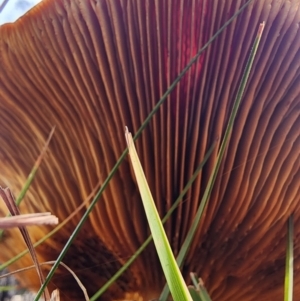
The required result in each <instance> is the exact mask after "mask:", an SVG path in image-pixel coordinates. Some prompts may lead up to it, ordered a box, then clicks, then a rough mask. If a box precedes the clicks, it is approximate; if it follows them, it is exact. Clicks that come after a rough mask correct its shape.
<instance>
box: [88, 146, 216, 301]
mask: <svg viewBox="0 0 300 301" xmlns="http://www.w3.org/2000/svg"><path fill="white" fill-rule="evenodd" d="M214 148H215V143H214V144H213V145H212V146H211V147H210V149H209V150H208V152H207V154H206V155H205V157H204V159H203V161H202V162H201V163H200V164H199V166H198V167H197V168H196V170H195V171H194V173H193V175H192V177H191V178H190V179H189V181H188V182H187V184H186V185H185V187H184V188H183V190H182V191H181V193H180V194H179V196H178V197H177V199H176V200H175V202H174V204H173V205H172V206H171V208H170V210H169V211H168V212H167V214H166V215H165V216H164V218H163V219H162V223H163V224H164V223H165V222H166V221H167V220H168V218H169V217H170V216H171V214H172V213H173V211H174V210H175V209H176V208H177V207H178V205H179V203H180V201H181V200H182V198H183V197H184V196H185V194H186V193H187V192H188V190H189V189H190V187H191V186H192V184H193V182H194V181H195V180H196V178H197V176H198V174H199V172H200V171H201V169H202V168H203V166H204V164H205V163H206V162H207V160H208V158H209V157H210V155H211V153H212V152H213V150H214ZM151 241H152V235H150V236H149V237H148V238H147V239H146V240H145V242H144V243H143V244H142V245H141V246H140V247H139V248H138V250H137V251H136V252H135V253H134V254H133V255H132V256H131V257H130V258H129V259H128V261H127V262H126V263H125V264H124V265H123V266H122V267H121V268H120V269H119V270H118V271H117V272H116V273H115V274H114V275H113V276H112V277H111V278H110V279H109V280H108V281H107V282H106V283H105V284H104V285H103V286H102V287H101V288H100V289H99V290H98V292H97V293H96V294H94V296H93V297H91V298H90V301H95V300H97V298H99V297H100V296H101V295H102V294H103V293H104V292H105V291H106V290H107V289H108V288H109V287H110V286H111V285H112V284H113V283H114V282H115V281H116V280H117V279H118V278H119V277H120V276H121V275H122V274H123V273H124V272H125V271H126V270H127V269H128V268H129V266H130V265H131V264H132V263H133V262H134V261H135V260H136V259H137V258H138V257H139V255H140V254H141V253H142V252H143V251H144V250H145V249H146V247H147V246H148V245H149V243H150V242H151Z"/></svg>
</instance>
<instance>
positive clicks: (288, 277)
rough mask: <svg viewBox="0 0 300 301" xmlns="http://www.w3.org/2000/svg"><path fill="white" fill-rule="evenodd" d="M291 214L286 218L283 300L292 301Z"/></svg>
mask: <svg viewBox="0 0 300 301" xmlns="http://www.w3.org/2000/svg"><path fill="white" fill-rule="evenodd" d="M293 228H294V226H293V216H290V218H289V220H288V235H287V246H286V259H285V279H284V301H293V286H294V247H293V236H294V229H293Z"/></svg>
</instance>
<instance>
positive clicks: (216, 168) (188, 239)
mask: <svg viewBox="0 0 300 301" xmlns="http://www.w3.org/2000/svg"><path fill="white" fill-rule="evenodd" d="M264 26H265V23H264V22H263V23H261V24H260V26H259V29H258V33H257V37H256V39H255V41H254V44H253V47H252V50H251V53H250V56H249V59H248V62H247V65H246V68H245V71H244V74H243V77H242V80H241V83H240V86H239V89H238V92H237V96H236V99H235V102H234V105H233V109H232V111H231V114H230V117H229V122H228V124H227V127H226V131H225V134H224V138H223V141H222V144H221V147H220V151H219V153H218V157H217V163H216V165H215V166H214V169H213V172H212V174H211V176H210V178H209V181H208V184H207V187H206V189H205V191H204V195H203V197H202V200H201V202H200V205H199V208H198V210H197V213H196V216H195V219H194V221H193V223H192V226H191V228H190V230H189V232H188V234H187V237H186V239H185V241H184V243H183V245H182V247H181V249H180V251H179V254H178V257H177V263H178V266H179V267H181V266H182V264H183V262H184V259H185V257H186V254H187V252H188V249H189V247H190V245H191V243H192V241H193V238H194V235H195V233H196V230H197V228H198V225H199V222H200V220H201V217H202V214H203V212H204V209H205V207H206V204H207V202H208V200H209V197H210V194H211V191H212V189H213V185H214V183H215V180H216V177H217V174H218V171H219V168H220V165H221V161H222V158H223V155H224V152H225V149H226V145H227V142H228V139H229V136H230V133H231V130H232V127H233V123H234V119H235V117H236V114H237V111H238V108H239V105H240V103H241V100H242V96H243V92H244V90H245V87H246V84H247V80H248V77H249V74H250V71H251V67H252V64H253V61H254V57H255V54H256V51H257V48H258V45H259V42H260V39H261V36H262V32H263V29H264ZM168 295H169V288H168V286H167V285H165V287H164V289H163V291H162V294H161V296H160V298H159V300H161V301H165V300H167V298H168Z"/></svg>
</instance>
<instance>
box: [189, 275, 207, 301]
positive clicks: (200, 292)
mask: <svg viewBox="0 0 300 301" xmlns="http://www.w3.org/2000/svg"><path fill="white" fill-rule="evenodd" d="M190 276H191V279H192V283H193V285H194V287H189V290H190V292H191V291H194V292H196V293H197V297H195V293H193V294H192V298H193V301H196V300H199V301H211V299H210V297H209V295H208V293H207V290H206V288H205V287H204V283H203V281H202V279H201V278H198V277H197V276H196V274H195V273H190Z"/></svg>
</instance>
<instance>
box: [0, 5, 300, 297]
mask: <svg viewBox="0 0 300 301" xmlns="http://www.w3.org/2000/svg"><path fill="white" fill-rule="evenodd" d="M244 3H245V1H239V0H229V1H218V0H209V1H205V0H194V1H188V0H181V1H169V2H167V1H151V0H145V1H138V0H134V1H118V0H115V1H109V0H86V1H80V0H44V1H43V2H41V3H40V4H39V5H37V6H36V7H34V8H33V9H32V10H30V11H29V12H28V13H27V14H26V15H25V16H23V17H22V18H20V19H19V20H18V21H16V22H15V23H12V24H6V25H3V26H1V27H0V54H1V56H0V66H1V77H0V88H1V90H0V128H1V131H0V162H1V169H0V170H1V172H0V185H2V186H8V187H10V188H11V189H12V190H13V191H14V193H15V194H18V192H19V191H20V189H21V187H22V185H23V184H24V182H25V179H26V177H27V175H28V173H29V171H30V169H31V167H32V166H33V164H34V162H35V159H36V158H37V157H38V155H39V152H40V150H41V149H42V147H43V144H44V141H45V140H46V138H47V135H48V133H49V132H50V130H51V128H52V127H53V126H54V125H55V126H56V132H55V135H54V137H53V140H52V141H51V144H50V146H49V150H48V155H47V156H46V158H45V160H44V162H43V163H42V165H41V167H40V169H39V171H38V174H37V176H36V178H35V180H34V182H33V184H32V186H31V187H30V189H29V191H28V193H27V195H26V198H25V200H24V202H23V203H22V204H21V212H22V213H32V212H43V211H50V212H52V213H53V214H55V215H57V216H58V217H59V219H60V220H64V219H66V218H67V217H68V216H69V215H70V214H71V213H72V212H74V211H75V210H76V208H78V207H79V206H80V204H82V202H84V200H86V199H87V197H88V195H89V194H90V193H91V192H92V191H94V189H95V188H97V187H98V186H99V183H100V185H101V184H102V183H103V181H104V180H105V178H106V176H107V175H108V173H109V171H110V170H111V168H112V167H113V165H114V164H115V162H116V161H117V159H118V158H119V156H120V155H121V153H122V152H123V150H124V148H125V145H126V143H125V140H124V135H123V128H124V125H127V126H128V127H129V128H130V129H131V131H132V132H135V131H137V129H138V128H139V126H140V125H141V124H142V122H143V120H144V119H145V118H146V117H147V115H148V114H149V112H150V111H151V109H152V108H153V107H154V105H155V104H156V103H157V101H158V100H159V98H160V97H161V95H162V94H163V93H164V92H165V90H166V89H167V88H168V87H169V86H170V84H171V83H172V82H173V80H174V79H175V78H176V76H177V75H178V74H179V72H180V71H181V70H182V69H183V67H184V66H186V64H187V63H188V62H189V61H190V59H191V58H192V57H193V56H194V55H195V54H196V53H197V51H198V50H199V49H200V48H201V46H203V45H204V44H205V43H206V42H207V41H208V39H209V38H210V37H211V36H212V35H213V34H214V33H215V32H216V31H217V30H218V29H219V28H220V27H221V26H222V25H223V24H224V23H225V22H226V21H227V20H228V19H229V18H230V17H231V16H232V15H233V14H234V13H235V12H236V11H237V10H238V9H239V8H240V7H241V6H242V5H243V4H244ZM299 6H300V2H299V0H291V1H285V0H281V1H278V0H276V1H275V0H273V1H272V0H264V1H252V2H251V3H250V4H249V6H248V7H247V8H246V9H245V10H244V11H243V13H242V14H241V15H239V16H238V17H237V18H236V19H235V20H234V21H233V22H232V23H231V24H230V25H229V26H228V27H227V28H226V29H225V30H224V31H223V32H222V34H221V35H220V36H219V37H218V38H217V39H216V40H215V41H214V42H213V43H212V44H211V45H210V46H209V48H208V49H207V50H206V52H205V53H204V54H203V55H202V56H200V57H199V59H198V60H197V62H196V63H195V64H194V65H193V66H192V67H191V68H190V69H189V71H188V72H187V73H186V75H185V76H184V77H183V78H182V80H181V81H180V83H179V84H178V85H177V86H176V88H175V89H174V90H173V91H172V93H171V94H170V96H169V97H168V99H167V100H166V102H165V103H164V104H163V105H162V106H161V107H160V109H159V111H158V112H157V114H156V115H155V116H154V117H153V119H152V120H151V121H150V123H149V125H148V126H147V127H146V128H145V130H144V131H143V132H142V134H141V136H140V138H139V139H138V140H137V141H136V147H137V151H138V153H139V156H140V159H141V162H142V165H143V167H144V170H145V174H146V177H147V180H148V182H149V185H150V188H151V191H152V194H153V197H154V199H155V201H156V204H157V208H158V210H159V213H160V214H161V216H163V215H164V214H165V213H166V212H167V211H168V209H169V208H170V207H171V205H172V203H173V201H174V200H175V199H176V197H177V196H178V195H179V193H180V192H181V190H182V188H183V187H184V185H185V183H186V182H187V181H188V179H189V178H190V177H191V175H192V173H193V171H194V169H195V168H196V166H197V165H198V164H199V163H200V162H201V160H202V159H203V158H204V155H205V153H206V152H207V150H208V149H209V148H210V147H211V145H212V144H213V142H214V141H215V139H216V138H217V137H222V135H223V134H224V129H225V126H226V122H227V121H228V117H229V113H230V110H231V107H232V103H233V101H234V98H235V95H236V91H237V87H238V85H239V81H240V79H241V77H242V73H243V69H244V66H245V64H246V60H247V56H248V54H249V51H250V47H251V45H252V42H253V40H254V37H255V34H256V31H257V28H258V24H259V23H260V22H262V21H266V28H265V31H264V35H263V38H262V41H261V44H260V48H259V51H258V54H257V56H256V60H255V63H254V66H253V69H252V72H251V75H250V79H249V82H248V84H247V88H246V90H245V94H244V97H243V100H242V104H241V107H240V109H239V112H238V115H237V118H236V122H235V124H234V128H233V131H232V134H231V137H230V141H229V144H228V148H227V151H226V154H225V157H224V159H223V162H222V165H221V168H220V171H219V175H218V177H217V180H216V183H215V185H214V188H213V191H212V195H211V197H210V200H209V203H208V206H207V208H206V210H205V214H204V216H203V219H202V220H201V223H200V226H199V229H198V231H197V234H196V237H195V239H194V242H193V245H192V246H191V248H190V251H189V254H188V257H187V259H186V261H185V264H184V267H183V274H184V277H185V278H186V279H187V281H188V278H189V272H196V273H197V274H198V276H200V277H201V278H202V279H203V281H204V283H205V286H206V287H207V289H208V291H209V293H210V295H211V298H212V300H222V301H227V300H232V301H234V300H244V301H252V300H257V299H258V300H266V301H268V300H272V301H276V300H282V296H283V281H284V280H283V279H284V266H285V246H286V235H287V230H286V223H287V220H288V218H289V216H290V215H291V214H293V215H294V227H295V235H294V239H295V249H294V250H295V262H294V268H295V279H294V296H295V298H296V299H297V298H300V274H299V264H300V260H299V259H300V256H299V255H300V254H299V242H298V240H299V235H300V230H299V226H300V225H299V223H300V212H299V209H300V207H299V204H300V194H299V192H300V185H299V183H300V181H299V180H300V152H299V149H300V148H299V146H300V130H299V129H300V116H299V115H300V113H299V112H300V110H299V109H300V88H299V87H300V75H299V71H300V68H299V67H300V51H299V48H300V31H299V22H300V7H299ZM218 148H219V144H218V143H217V146H216V147H215V149H214V152H213V154H212V155H211V157H210V159H209V161H208V163H207V164H206V165H205V166H204V168H203V170H202V172H201V173H200V175H199V177H198V178H197V180H196V181H195V183H194V184H193V186H192V188H191V189H190V191H189V192H188V194H187V196H186V197H185V198H184V200H183V202H182V203H181V205H180V206H179V208H178V209H177V210H176V212H175V213H173V214H172V216H171V218H170V219H169V220H168V222H167V223H166V224H165V229H166V232H167V235H168V237H169V238H170V241H171V245H172V248H173V250H174V253H175V254H177V253H178V251H179V249H180V246H181V244H182V242H183V240H184V238H185V236H186V234H187V232H188V230H189V227H190V225H191V223H192V220H193V217H194V216H195V212H196V210H197V207H198V206H199V202H200V200H201V197H202V195H203V192H204V189H205V187H206V185H207V183H208V179H209V176H210V174H211V172H212V168H213V166H214V164H215V162H216V157H217V152H218ZM3 208H4V206H2V205H1V210H2V211H3V212H4V209H3ZM82 213H83V210H81V211H80V212H78V214H77V215H76V216H75V217H74V218H73V219H72V221H71V223H68V224H67V226H65V227H64V228H63V229H61V230H60V231H59V232H58V233H57V234H56V235H54V236H53V237H51V238H50V239H48V240H47V241H46V242H45V243H44V244H43V245H41V246H39V247H38V248H37V253H38V256H39V259H40V261H41V262H42V261H49V260H53V259H56V258H57V256H58V254H59V253H60V251H61V249H62V247H63V245H64V243H65V242H66V241H67V239H68V238H69V236H70V234H71V233H72V231H73V229H74V227H75V226H76V224H77V223H78V221H79V220H80V217H81V216H82ZM49 229H50V228H49V227H47V226H43V227H42V228H41V227H39V228H34V227H33V228H31V229H29V232H30V234H31V237H32V239H33V240H34V241H36V240H38V239H40V238H41V237H43V236H44V235H45V234H46V233H48V231H49ZM18 235H19V234H18V232H17V230H16V231H14V230H10V231H8V232H6V235H5V237H4V238H5V239H4V240H3V242H1V253H0V260H1V261H2V262H3V261H5V260H7V259H9V258H11V257H12V256H14V255H16V254H18V253H19V252H20V251H22V250H24V249H25V246H24V245H23V243H22V241H21V239H19V236H18ZM148 235H149V229H148V225H147V221H146V219H145V215H144V212H143V207H142V204H141V201H140V196H139V193H138V190H137V187H136V184H135V180H134V175H133V174H132V171H131V169H130V165H129V161H128V159H127V160H125V161H124V162H123V163H122V165H121V166H120V168H119V169H118V171H117V173H116V175H115V176H114V177H113V179H112V180H111V181H110V184H109V186H108V187H107V189H106V190H105V192H104V194H103V195H102V197H101V198H100V200H99V201H98V204H97V205H96V207H95V208H94V210H93V212H92V213H91V215H90V217H89V219H88V220H87V222H86V223H85V225H84V227H83V229H82V230H81V232H80V234H79V235H78V237H77V239H76V240H75V242H74V244H73V245H72V246H71V248H70V249H69V251H68V253H67V254H66V256H65V258H64V260H63V262H64V263H65V264H67V265H68V266H69V267H71V268H72V269H73V271H74V272H75V273H76V274H77V276H78V277H79V278H80V279H81V281H82V282H83V284H84V285H85V287H86V288H87V290H88V292H89V294H90V296H91V295H92V294H93V293H95V291H97V289H98V288H99V287H101V285H102V284H104V283H105V282H106V281H107V280H108V279H109V278H110V277H111V276H112V275H113V274H114V273H115V272H116V271H117V270H118V269H119V268H120V267H121V266H122V265H123V264H124V263H125V262H126V261H127V260H128V258H129V257H130V256H132V254H134V252H135V250H136V249H137V248H138V247H139V246H140V245H141V244H142V243H143V242H144V240H145V239H146V238H147V237H148ZM30 264H31V263H30V258H29V257H26V256H25V257H23V258H22V259H20V260H19V261H17V262H16V263H15V264H14V265H12V266H11V268H17V267H23V266H26V265H30ZM47 271H48V270H45V273H46V272H47ZM34 277H35V276H34V274H33V272H32V273H31V274H22V275H20V280H21V282H22V284H23V285H25V286H27V287H30V288H32V289H37V288H38V285H39V282H38V279H37V278H34ZM35 279H36V280H35ZM164 284H165V280H164V276H163V274H162V271H161V268H160V265H159V262H158V259H157V254H156V251H155V249H154V247H153V245H150V246H149V247H148V248H147V249H146V250H145V251H144V252H143V253H142V255H141V256H140V257H139V258H138V259H137V260H136V261H135V262H134V263H133V264H132V266H131V267H130V268H129V269H128V270H127V271H126V272H125V273H124V274H123V275H122V276H121V277H120V278H119V279H118V281H116V282H115V283H114V285H113V286H111V287H110V288H109V290H108V291H107V292H106V293H105V294H104V295H103V296H102V297H101V300H121V299H127V300H128V299H129V300H150V299H151V298H157V297H158V296H159V293H160V291H161V289H162V287H163V286H164ZM51 285H52V287H58V288H59V289H60V290H61V297H62V298H63V299H64V300H76V298H77V299H78V300H82V298H83V297H82V295H81V292H80V289H79V288H78V290H77V286H76V284H75V282H73V278H72V275H69V274H67V273H66V272H65V271H64V270H60V269H59V270H58V271H57V273H56V274H55V277H54V278H53V280H52V281H51Z"/></svg>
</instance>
